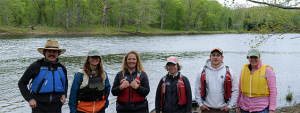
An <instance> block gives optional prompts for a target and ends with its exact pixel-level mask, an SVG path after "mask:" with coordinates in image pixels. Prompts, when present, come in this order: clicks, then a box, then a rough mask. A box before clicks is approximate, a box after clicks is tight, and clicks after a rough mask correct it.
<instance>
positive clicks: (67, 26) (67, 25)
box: [66, 0, 69, 29]
mask: <svg viewBox="0 0 300 113" xmlns="http://www.w3.org/2000/svg"><path fill="white" fill-rule="evenodd" d="M66 6H67V24H66V28H67V29H68V28H69V7H68V0H66Z"/></svg>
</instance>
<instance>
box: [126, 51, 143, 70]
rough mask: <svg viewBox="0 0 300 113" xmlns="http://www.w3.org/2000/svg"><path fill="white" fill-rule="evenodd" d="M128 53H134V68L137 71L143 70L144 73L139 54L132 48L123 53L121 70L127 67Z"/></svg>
mask: <svg viewBox="0 0 300 113" xmlns="http://www.w3.org/2000/svg"><path fill="white" fill-rule="evenodd" d="M129 54H134V55H135V56H136V60H137V62H136V69H137V71H143V72H145V73H146V71H145V69H144V67H143V64H142V61H141V58H140V56H139V54H138V53H137V52H136V51H134V50H131V51H129V52H128V53H127V54H126V55H125V57H124V58H123V65H122V68H121V71H123V72H125V71H126V70H127V69H128V65H127V58H128V56H129Z"/></svg>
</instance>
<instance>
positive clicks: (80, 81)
mask: <svg viewBox="0 0 300 113" xmlns="http://www.w3.org/2000/svg"><path fill="white" fill-rule="evenodd" d="M77 75H78V78H79V83H80V85H79V86H81V84H82V81H81V78H80V73H79V72H77Z"/></svg>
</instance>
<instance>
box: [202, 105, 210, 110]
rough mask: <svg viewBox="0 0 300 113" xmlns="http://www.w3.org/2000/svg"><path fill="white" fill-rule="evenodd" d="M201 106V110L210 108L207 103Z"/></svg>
mask: <svg viewBox="0 0 300 113" xmlns="http://www.w3.org/2000/svg"><path fill="white" fill-rule="evenodd" d="M200 108H201V110H205V109H207V110H209V108H208V107H207V106H206V105H202V106H201V107H200Z"/></svg>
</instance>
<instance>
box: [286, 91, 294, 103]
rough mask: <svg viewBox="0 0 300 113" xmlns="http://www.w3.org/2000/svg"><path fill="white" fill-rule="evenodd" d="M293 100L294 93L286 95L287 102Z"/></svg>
mask: <svg viewBox="0 0 300 113" xmlns="http://www.w3.org/2000/svg"><path fill="white" fill-rule="evenodd" d="M292 98H293V93H292V92H289V93H288V94H287V95H286V100H289V101H291V100H292Z"/></svg>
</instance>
